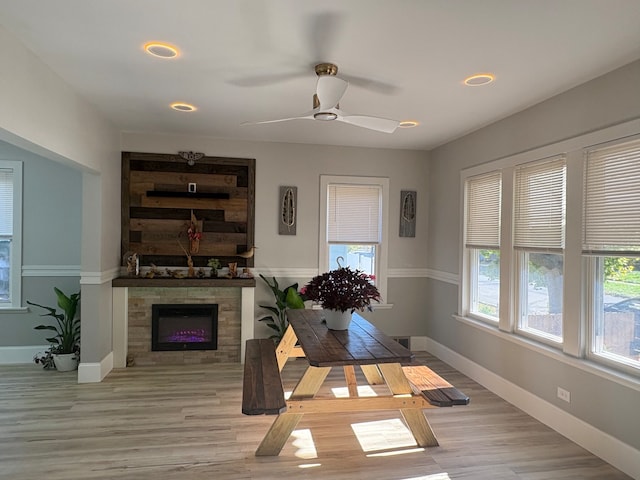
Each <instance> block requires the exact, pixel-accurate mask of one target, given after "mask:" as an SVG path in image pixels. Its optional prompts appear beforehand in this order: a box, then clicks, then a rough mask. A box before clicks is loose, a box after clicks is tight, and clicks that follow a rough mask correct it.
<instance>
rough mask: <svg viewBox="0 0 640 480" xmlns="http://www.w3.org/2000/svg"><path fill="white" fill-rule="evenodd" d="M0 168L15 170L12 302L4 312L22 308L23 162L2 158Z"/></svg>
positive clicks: (2, 309) (2, 306)
mask: <svg viewBox="0 0 640 480" xmlns="http://www.w3.org/2000/svg"><path fill="white" fill-rule="evenodd" d="M0 168H8V169H11V170H13V236H12V242H11V279H10V281H11V302H10V303H6V304H0V310H1V311H3V312H7V311H17V309H19V310H22V308H21V307H22V185H23V184H22V162H19V161H15V160H2V159H0Z"/></svg>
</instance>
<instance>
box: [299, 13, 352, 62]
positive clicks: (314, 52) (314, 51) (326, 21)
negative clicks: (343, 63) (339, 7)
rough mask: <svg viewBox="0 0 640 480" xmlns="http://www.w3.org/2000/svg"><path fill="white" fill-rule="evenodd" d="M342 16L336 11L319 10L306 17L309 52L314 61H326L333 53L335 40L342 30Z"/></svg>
mask: <svg viewBox="0 0 640 480" xmlns="http://www.w3.org/2000/svg"><path fill="white" fill-rule="evenodd" d="M343 23H344V22H343V17H342V15H341V14H339V13H336V12H320V13H317V14H314V15H311V16H310V17H309V18H308V19H307V28H306V29H305V31H307V32H308V37H307V44H308V45H309V54H310V55H311V58H312V59H313V60H314V61H315V62H316V63H318V62H326V61H327V59H328V58H331V57H332V56H333V55H334V54H335V48H334V47H335V42H336V39H337V38H338V33H339V31H340V30H342V24H343Z"/></svg>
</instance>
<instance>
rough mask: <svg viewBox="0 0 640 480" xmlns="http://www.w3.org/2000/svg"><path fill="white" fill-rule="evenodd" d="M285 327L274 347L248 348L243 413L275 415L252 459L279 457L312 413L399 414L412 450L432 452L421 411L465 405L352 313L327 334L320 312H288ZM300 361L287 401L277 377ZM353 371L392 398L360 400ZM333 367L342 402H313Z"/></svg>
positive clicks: (261, 342) (251, 344) (262, 342)
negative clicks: (340, 377)
mask: <svg viewBox="0 0 640 480" xmlns="http://www.w3.org/2000/svg"><path fill="white" fill-rule="evenodd" d="M289 322H290V324H289V328H288V329H287V331H286V332H285V335H284V337H283V339H282V341H281V342H280V344H279V345H278V346H277V347H276V346H275V345H274V344H273V342H272V341H271V340H269V339H252V340H248V341H247V345H246V355H245V372H244V383H243V397H242V412H243V413H245V414H247V415H261V414H267V415H277V417H276V419H275V420H274V422H273V424H272V425H271V428H270V429H269V431H268V432H267V433H266V435H265V437H264V438H263V440H262V442H261V443H260V446H259V447H258V449H257V450H256V455H258V456H260V455H278V454H279V453H280V451H281V450H282V448H283V447H284V445H285V443H286V441H287V440H288V438H289V436H290V435H291V433H292V432H293V430H294V429H295V427H296V425H297V424H298V422H299V421H300V420H301V419H302V417H303V415H305V414H314V413H324V414H326V413H329V414H331V413H335V412H363V411H370V410H399V411H400V413H401V414H402V416H403V418H404V420H405V422H406V424H407V427H408V428H409V430H410V431H411V433H412V434H413V436H414V438H415V440H416V443H417V444H418V446H421V447H433V446H437V445H438V440H437V439H436V437H435V435H434V433H433V431H432V429H431V426H430V425H429V422H428V421H427V419H426V417H425V415H424V410H425V409H429V408H437V407H441V406H451V405H466V404H468V403H469V398H468V397H467V396H466V395H464V394H463V393H462V392H460V391H459V390H457V389H456V388H455V387H453V386H452V385H451V384H450V383H449V382H447V381H446V380H445V379H443V378H442V377H440V376H439V375H437V374H436V373H435V372H433V371H432V370H431V369H429V368H428V367H426V366H424V365H416V364H415V363H414V357H413V354H412V353H411V352H410V351H409V350H408V349H406V348H405V347H403V346H402V345H400V344H399V343H397V342H395V341H394V340H393V339H391V338H389V337H388V336H386V335H385V334H384V333H382V332H381V331H380V330H378V329H377V328H376V327H375V326H374V325H372V324H371V323H369V322H368V321H366V320H365V319H364V318H362V317H360V316H359V315H357V314H354V317H353V321H352V324H351V326H350V327H349V329H348V330H343V331H334V330H329V329H328V328H327V327H326V325H325V324H324V323H323V322H322V317H321V312H319V311H314V310H292V311H291V312H290V313H289ZM298 342H299V345H300V346H296V344H297V343H298ZM303 355H304V357H306V359H307V362H308V363H309V366H308V367H307V370H306V371H305V373H304V374H303V376H302V377H301V378H300V380H299V381H298V383H297V385H296V386H295V388H294V389H293V392H292V393H291V395H290V397H289V398H288V399H287V400H285V399H284V390H283V387H282V379H281V377H280V371H281V370H282V369H283V368H284V365H285V364H286V362H287V360H288V359H289V358H292V357H299V356H303ZM356 366H358V367H359V368H361V369H362V372H363V374H364V377H365V379H366V381H367V382H368V383H369V384H370V385H386V386H387V387H388V390H389V392H390V394H389V395H385V394H380V395H376V396H371V397H370V396H367V397H361V396H359V394H358V385H357V381H356V374H355V370H354V368H355V367H356ZM333 367H341V368H342V369H343V370H344V377H345V383H346V386H347V390H348V392H349V396H348V397H347V398H326V397H324V396H322V397H317V396H316V393H318V390H319V389H320V387H321V386H322V384H323V383H324V381H325V379H326V377H327V375H328V373H329V371H330V370H331V369H332V368H333Z"/></svg>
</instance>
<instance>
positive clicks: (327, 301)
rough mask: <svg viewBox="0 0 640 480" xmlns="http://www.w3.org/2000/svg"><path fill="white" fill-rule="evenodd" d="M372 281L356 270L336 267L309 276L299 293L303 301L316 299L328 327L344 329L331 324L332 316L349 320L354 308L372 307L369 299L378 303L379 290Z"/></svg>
mask: <svg viewBox="0 0 640 480" xmlns="http://www.w3.org/2000/svg"><path fill="white" fill-rule="evenodd" d="M338 265H339V264H338ZM373 280H374V279H373V278H372V276H370V275H367V274H366V273H364V272H362V271H360V270H352V269H351V268H350V267H348V266H347V267H341V266H340V267H338V268H337V269H335V270H331V271H330V272H326V273H323V274H321V275H318V276H316V277H313V278H312V279H311V281H310V282H309V283H307V284H306V285H305V287H304V288H303V290H302V293H303V296H304V298H305V299H306V300H312V301H314V302H317V303H319V304H320V305H321V306H322V308H324V309H325V319H326V320H327V326H328V327H329V328H331V329H333V330H344V329H345V328H346V327H343V328H340V327H337V328H334V327H333V326H332V323H333V322H332V320H333V319H334V317H342V318H343V319H344V320H345V321H350V319H351V314H352V313H353V312H355V311H356V310H359V311H362V310H364V309H367V310H372V309H371V302H372V301H376V302H380V292H379V291H378V288H377V287H376V286H375V285H374V284H373V282H372V281H373ZM329 311H333V312H336V314H332V313H330V312H329ZM337 313H339V315H337ZM342 314H346V315H342ZM347 319H348V320H347Z"/></svg>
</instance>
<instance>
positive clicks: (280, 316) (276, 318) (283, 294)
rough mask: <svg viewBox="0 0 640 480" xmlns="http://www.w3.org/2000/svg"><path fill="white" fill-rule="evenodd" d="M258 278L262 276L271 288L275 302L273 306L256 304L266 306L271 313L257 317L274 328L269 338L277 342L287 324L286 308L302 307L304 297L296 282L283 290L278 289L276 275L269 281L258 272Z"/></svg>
mask: <svg viewBox="0 0 640 480" xmlns="http://www.w3.org/2000/svg"><path fill="white" fill-rule="evenodd" d="M260 278H262V280H264V283H266V284H267V285H268V286H269V288H270V289H271V292H272V293H273V297H274V298H275V301H276V304H275V306H272V305H258V306H259V307H262V308H266V309H267V310H269V311H270V312H271V313H272V315H267V316H265V317H262V318H259V319H258V321H260V322H267V326H268V327H269V328H271V329H273V330H275V333H274V334H273V335H271V336H270V337H269V338H272V339H273V340H274V341H275V342H279V341H280V340H281V339H282V336H283V335H284V332H285V331H286V330H287V327H288V326H289V320H288V319H287V310H289V309H290V308H293V309H298V308H304V299H303V297H302V295H300V293H299V292H298V284H297V283H294V284H293V285H289V286H288V287H287V288H285V289H284V290H280V285H279V284H278V281H277V280H276V277H272V282H269V280H267V279H266V278H265V277H264V276H263V275H262V274H260Z"/></svg>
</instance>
